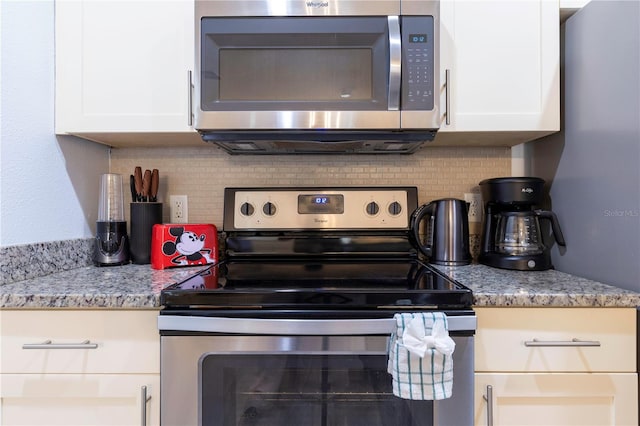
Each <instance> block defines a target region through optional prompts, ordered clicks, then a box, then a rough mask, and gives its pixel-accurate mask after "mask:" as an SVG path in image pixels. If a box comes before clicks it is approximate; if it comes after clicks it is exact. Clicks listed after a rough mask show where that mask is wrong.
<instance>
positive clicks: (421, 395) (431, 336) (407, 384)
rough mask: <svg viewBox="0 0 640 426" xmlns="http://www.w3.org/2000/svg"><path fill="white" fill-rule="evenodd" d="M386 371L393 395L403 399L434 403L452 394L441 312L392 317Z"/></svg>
mask: <svg viewBox="0 0 640 426" xmlns="http://www.w3.org/2000/svg"><path fill="white" fill-rule="evenodd" d="M394 319H395V320H396V324H397V329H396V331H395V332H394V333H392V335H391V339H390V340H389V361H388V366H387V371H388V372H389V374H391V376H392V387H393V394H394V395H396V396H398V397H400V398H403V399H415V400H437V399H445V398H449V397H451V395H452V392H453V351H454V349H455V343H454V342H453V339H451V337H449V331H448V325H447V316H446V315H445V314H444V313H442V312H427V313H403V314H395V315H394Z"/></svg>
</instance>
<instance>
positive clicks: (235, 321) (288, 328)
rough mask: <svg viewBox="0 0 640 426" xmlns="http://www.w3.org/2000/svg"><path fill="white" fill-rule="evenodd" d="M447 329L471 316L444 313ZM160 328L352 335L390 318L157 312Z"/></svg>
mask: <svg viewBox="0 0 640 426" xmlns="http://www.w3.org/2000/svg"><path fill="white" fill-rule="evenodd" d="M447 322H448V324H449V331H461V330H475V329H476V317H475V316H471V315H470V316H453V317H448V318H447ZM158 329H159V330H161V331H186V332H203V333H232V334H245V335H289V336H314V335H316V336H340V335H343V336H353V335H380V334H388V335H390V334H391V333H392V332H394V331H395V329H396V321H395V320H394V319H393V318H375V319H326V320H325V319H265V318H227V317H198V316H182V315H159V316H158Z"/></svg>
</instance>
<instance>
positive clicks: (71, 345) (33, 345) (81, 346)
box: [22, 340, 98, 349]
mask: <svg viewBox="0 0 640 426" xmlns="http://www.w3.org/2000/svg"><path fill="white" fill-rule="evenodd" d="M97 348H98V344H97V343H91V341H90V340H85V341H83V342H81V343H53V342H52V341H51V340H45V341H44V342H42V343H25V344H24V345H22V349H97Z"/></svg>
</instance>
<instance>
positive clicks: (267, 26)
mask: <svg viewBox="0 0 640 426" xmlns="http://www.w3.org/2000/svg"><path fill="white" fill-rule="evenodd" d="M202 27H203V32H202V39H201V42H202V47H201V55H202V57H201V64H202V70H201V81H202V84H201V89H200V90H201V101H202V102H201V108H202V110H204V111H216V110H220V111H224V110H234V111H260V110H265V111H269V110H274V111H287V110H309V111H314V110H317V111H322V110H324V111H330V110H342V111H344V110H354V111H356V110H386V109H387V106H388V101H387V98H388V90H387V87H388V71H389V65H388V63H389V41H388V24H387V18H386V17H333V18H327V17H322V18H318V17H297V18H291V17H289V18H204V19H203V21H202Z"/></svg>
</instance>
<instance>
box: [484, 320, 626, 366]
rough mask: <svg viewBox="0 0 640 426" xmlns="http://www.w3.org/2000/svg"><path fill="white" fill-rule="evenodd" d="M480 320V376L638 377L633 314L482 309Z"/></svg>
mask: <svg viewBox="0 0 640 426" xmlns="http://www.w3.org/2000/svg"><path fill="white" fill-rule="evenodd" d="M476 314H477V316H478V332H477V336H476V347H475V359H476V364H475V368H476V371H503V372H511V371H518V372H554V371H555V372H601V371H602V372H605V371H606V372H634V371H636V310H635V309H633V308H477V309H476ZM574 339H575V341H574ZM590 344H593V346H589V345H590Z"/></svg>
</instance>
